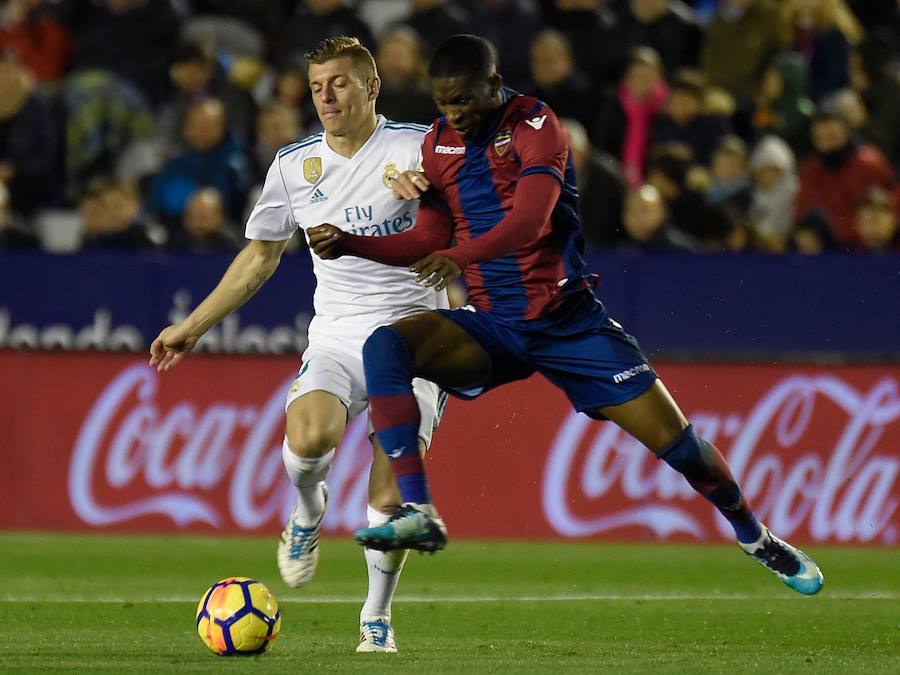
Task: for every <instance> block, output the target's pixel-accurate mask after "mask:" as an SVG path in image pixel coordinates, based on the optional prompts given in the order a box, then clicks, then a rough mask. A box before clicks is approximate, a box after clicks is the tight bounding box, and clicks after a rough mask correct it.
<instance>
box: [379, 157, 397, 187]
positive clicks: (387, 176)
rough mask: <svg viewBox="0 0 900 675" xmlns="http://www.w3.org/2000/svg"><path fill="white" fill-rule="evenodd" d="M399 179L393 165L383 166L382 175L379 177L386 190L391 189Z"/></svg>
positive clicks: (395, 167) (395, 166)
mask: <svg viewBox="0 0 900 675" xmlns="http://www.w3.org/2000/svg"><path fill="white" fill-rule="evenodd" d="M399 177H400V170H399V169H398V168H397V165H396V164H394V163H391V164H385V165H384V175H383V176H382V177H381V182H383V183H384V186H385V187H386V188H388V189H390V188H391V187H393V184H394V181H395V180H397V179H398V178H399Z"/></svg>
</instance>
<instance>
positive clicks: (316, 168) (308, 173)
mask: <svg viewBox="0 0 900 675" xmlns="http://www.w3.org/2000/svg"><path fill="white" fill-rule="evenodd" d="M303 177H304V178H305V179H306V181H307V182H308V183H312V184H313V185H315V184H316V183H317V182H318V181H319V179H320V178H321V177H322V158H321V157H307V158H306V159H304V160H303Z"/></svg>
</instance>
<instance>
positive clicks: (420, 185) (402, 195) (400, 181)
mask: <svg viewBox="0 0 900 675" xmlns="http://www.w3.org/2000/svg"><path fill="white" fill-rule="evenodd" d="M430 187H431V183H429V182H428V179H427V178H425V174H424V173H422V172H421V171H404V172H403V173H401V174H400V175H399V176H397V179H396V180H395V181H394V182H393V183H391V189H392V190H393V191H394V196H395V197H396V198H397V199H418V198H419V197H421V196H422V194H423V193H425V192H428V188H430Z"/></svg>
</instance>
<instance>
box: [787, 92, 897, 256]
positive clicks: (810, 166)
mask: <svg viewBox="0 0 900 675" xmlns="http://www.w3.org/2000/svg"><path fill="white" fill-rule="evenodd" d="M812 143H813V147H814V148H815V152H814V153H813V154H812V155H810V156H809V157H808V158H807V159H806V161H804V162H803V164H802V165H801V167H800V174H799V178H800V189H799V191H798V193H797V199H796V201H795V202H794V218H795V220H797V221H798V222H802V221H803V220H804V219H808V218H824V219H826V220H827V221H828V223H829V225H830V227H831V230H832V232H833V234H834V237H835V239H836V240H837V241H838V243H839V244H841V245H842V246H845V247H853V246H856V245H857V244H858V243H859V235H858V232H857V231H856V229H855V228H854V226H853V225H854V221H855V219H856V209H857V207H858V206H859V205H860V203H861V202H862V201H863V199H864V198H865V196H866V194H867V192H868V191H869V188H871V187H872V186H879V187H883V188H885V189H886V190H892V189H893V187H894V171H893V169H892V168H891V166H890V164H889V163H888V161H887V160H886V159H885V157H884V155H883V154H881V151H880V150H878V149H877V148H876V147H875V146H873V145H868V144H865V143H860V142H859V140H857V139H856V138H855V137H854V136H853V135H852V132H851V130H850V126H849V124H848V123H847V120H846V119H844V117H843V116H842V115H841V113H840V112H839V110H837V109H836V108H835V107H833V106H820V107H819V109H817V111H816V115H815V118H814V119H813V124H812Z"/></svg>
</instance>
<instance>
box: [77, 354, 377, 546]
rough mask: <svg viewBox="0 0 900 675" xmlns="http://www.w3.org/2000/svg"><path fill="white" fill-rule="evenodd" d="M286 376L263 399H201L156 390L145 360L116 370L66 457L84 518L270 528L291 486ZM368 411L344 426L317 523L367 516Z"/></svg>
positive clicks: (347, 522)
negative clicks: (284, 456)
mask: <svg viewBox="0 0 900 675" xmlns="http://www.w3.org/2000/svg"><path fill="white" fill-rule="evenodd" d="M288 386H289V381H285V382H284V383H283V384H281V385H280V386H278V387H277V388H276V390H275V391H274V392H273V393H272V395H271V396H270V397H269V399H268V400H267V401H266V402H265V403H264V404H263V405H262V406H261V407H256V406H253V405H241V404H238V403H234V402H225V401H219V402H214V403H212V404H210V405H208V406H207V407H206V408H205V409H202V410H201V409H198V408H197V406H196V405H194V404H193V403H191V402H184V401H183V402H179V403H177V404H175V405H173V406H172V407H170V408H169V409H168V410H164V409H163V408H162V407H161V406H160V405H159V404H158V403H157V400H156V397H157V394H158V390H159V376H158V375H157V374H156V373H155V372H154V371H153V370H151V369H150V368H147V367H146V366H144V365H138V366H132V367H129V368H127V369H126V370H124V371H123V372H122V373H121V374H119V375H118V376H117V377H116V378H115V379H113V381H112V382H110V383H109V385H108V386H107V387H106V389H105V391H104V392H103V393H102V394H101V395H100V397H99V398H98V399H97V401H96V402H95V403H94V405H93V407H92V409H91V410H90V412H89V414H88V415H87V417H86V419H85V421H84V424H83V425H82V427H81V430H80V431H79V433H78V437H77V440H76V443H75V448H74V452H73V454H72V460H71V463H70V466H69V498H70V501H71V504H72V507H73V509H74V510H75V512H76V513H77V514H78V516H79V517H80V518H81V519H82V520H83V521H84V522H86V523H89V524H91V525H112V524H116V523H122V522H126V521H130V520H133V519H135V518H139V517H141V516H149V515H156V516H165V517H167V518H169V519H171V521H172V522H174V523H175V524H176V525H178V526H181V527H185V526H188V525H192V524H195V523H202V524H205V525H208V526H210V527H213V528H224V527H228V526H233V525H236V526H237V527H239V528H241V529H245V530H253V529H258V528H261V527H263V526H266V525H271V526H272V527H273V528H274V527H276V526H277V525H276V524H280V523H281V522H283V521H284V520H285V519H286V518H287V515H288V513H289V512H290V509H291V508H292V507H293V502H294V499H295V498H296V492H295V490H294V487H293V486H292V485H290V483H289V482H288V481H287V479H286V477H285V475H284V470H283V468H282V464H281V439H282V436H283V426H284V410H283V406H284V400H285V394H286V392H287V387H288ZM366 432H367V427H366V421H365V416H361V417H359V418H357V419H356V420H355V421H354V423H353V424H351V426H350V427H349V428H348V430H347V434H346V435H345V438H344V442H343V443H342V444H341V447H340V449H339V451H338V452H337V454H336V461H335V465H334V466H333V467H332V471H331V473H330V475H329V479H328V480H329V484H330V485H331V487H332V493H331V498H330V504H329V511H328V514H327V515H326V518H325V521H324V523H323V527H324V528H325V529H326V530H334V529H340V528H344V529H355V528H357V527H360V526H362V525H364V524H365V512H366V511H365V508H366V495H367V493H366V490H367V478H368V471H367V469H368V465H369V462H370V460H371V449H370V446H369V445H368V438H367V433H366Z"/></svg>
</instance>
